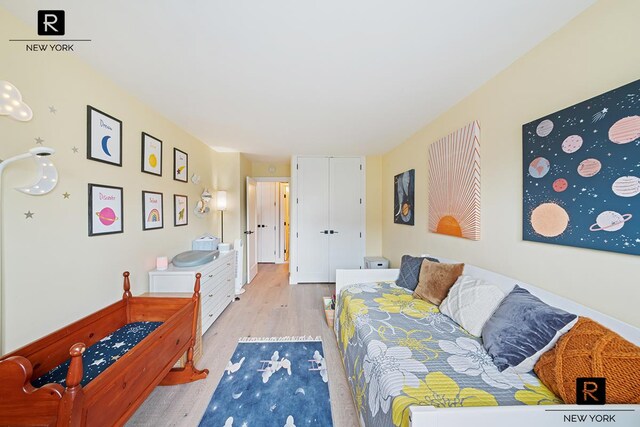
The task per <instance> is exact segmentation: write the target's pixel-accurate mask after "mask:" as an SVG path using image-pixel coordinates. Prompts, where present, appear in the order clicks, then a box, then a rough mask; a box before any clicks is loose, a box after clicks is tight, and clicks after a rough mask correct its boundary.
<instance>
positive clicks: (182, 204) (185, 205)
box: [173, 194, 189, 227]
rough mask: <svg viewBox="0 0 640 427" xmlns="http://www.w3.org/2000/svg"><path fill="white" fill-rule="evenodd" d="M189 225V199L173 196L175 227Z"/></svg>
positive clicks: (182, 196) (177, 195)
mask: <svg viewBox="0 0 640 427" xmlns="http://www.w3.org/2000/svg"><path fill="white" fill-rule="evenodd" d="M187 224H189V199H188V198H187V196H184V195H182V194H174V195H173V225H174V226H176V227H180V226H182V225H187Z"/></svg>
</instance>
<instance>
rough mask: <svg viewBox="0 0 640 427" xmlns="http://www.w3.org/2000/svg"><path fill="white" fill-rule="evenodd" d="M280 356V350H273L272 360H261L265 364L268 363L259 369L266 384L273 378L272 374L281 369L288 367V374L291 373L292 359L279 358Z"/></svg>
mask: <svg viewBox="0 0 640 427" xmlns="http://www.w3.org/2000/svg"><path fill="white" fill-rule="evenodd" d="M279 358H280V353H278V351H277V350H276V351H274V352H273V355H272V356H271V360H261V362H262V363H263V364H264V363H267V366H266V367H265V368H264V369H258V371H261V372H262V382H263V383H265V384H266V383H267V382H269V378H271V376H272V375H273V374H275V373H276V372H278V371H279V370H280V369H286V370H287V374H289V375H291V361H289V360H288V359H285V358H284V357H283V358H282V359H280V360H278V359H279Z"/></svg>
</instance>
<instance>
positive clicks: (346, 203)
mask: <svg viewBox="0 0 640 427" xmlns="http://www.w3.org/2000/svg"><path fill="white" fill-rule="evenodd" d="M363 174H364V172H363V170H362V163H361V160H360V158H358V157H333V158H331V160H330V162H329V176H330V178H329V182H330V184H329V185H330V188H329V206H330V207H331V208H330V210H329V277H330V281H331V282H335V281H336V269H337V268H348V269H351V268H361V267H362V264H363V262H364V253H363V250H364V245H363V244H362V242H363V237H362V236H363V234H364V230H363V228H364V226H363V215H362V203H363V202H364V200H363V199H362V194H363V188H362V182H363V179H362V177H363Z"/></svg>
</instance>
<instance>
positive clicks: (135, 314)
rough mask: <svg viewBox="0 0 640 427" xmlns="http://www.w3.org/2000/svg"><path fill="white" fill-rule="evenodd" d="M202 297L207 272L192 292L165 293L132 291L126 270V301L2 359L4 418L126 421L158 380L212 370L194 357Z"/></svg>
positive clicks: (0, 416) (60, 422) (0, 408)
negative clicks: (168, 295) (196, 362)
mask: <svg viewBox="0 0 640 427" xmlns="http://www.w3.org/2000/svg"><path fill="white" fill-rule="evenodd" d="M199 300H200V274H198V275H197V278H196V283H195V289H194V293H193V296H192V297H191V298H175V297H172V298H165V297H133V296H132V295H131V292H130V282H129V273H128V272H125V273H124V294H123V296H122V300H121V301H118V302H116V303H115V304H112V305H110V306H108V307H106V308H104V309H102V310H99V311H97V312H96V313H93V314H91V315H89V316H87V317H85V318H84V319H81V320H79V321H77V322H75V323H72V324H70V325H67V326H65V327H64V328H61V329H59V330H58V331H56V332H53V333H52V334H50V335H47V336H45V337H44V338H41V339H39V340H37V341H35V342H33V343H31V344H29V345H26V346H25V347H22V348H20V349H18V350H16V351H14V352H12V353H10V354H7V355H5V356H3V357H2V358H1V359H0V425H48V426H54V425H55V426H83V425H89V426H113V425H123V424H124V423H125V422H126V421H127V419H128V418H129V417H130V416H131V415H132V414H133V413H134V412H135V410H136V409H137V408H138V407H139V406H140V405H141V404H142V402H143V401H144V400H145V398H146V397H147V396H148V395H149V394H150V393H151V391H152V390H153V389H154V388H155V386H157V385H159V384H160V385H172V384H182V383H187V382H191V381H196V380H199V379H203V378H205V377H206V376H207V374H208V372H209V371H208V370H206V369H205V370H202V371H200V370H197V369H196V368H195V367H194V365H193V347H194V344H195V334H196V327H197V319H198V305H199ZM116 341H117V342H116ZM111 344H113V345H111ZM128 347H130V348H128ZM69 349H70V350H69ZM85 352H86V353H85ZM185 352H187V360H186V362H185V366H184V367H183V368H173V369H172V367H173V366H174V365H175V363H176V361H177V360H178V359H180V357H181V356H182V355H183V354H184V353H185ZM83 353H85V355H84V357H83ZM89 354H92V356H91V357H92V359H93V360H86V359H88V357H87V356H88V355H89ZM69 355H70V356H71V359H70V360H69ZM65 361H66V362H65ZM83 365H84V368H83ZM105 366H107V368H106V369H104V370H103V368H104V367H105ZM83 371H84V375H83ZM100 371H101V372H100ZM41 378H44V379H41ZM49 380H51V381H52V382H51V383H47V384H40V383H42V382H48V381H49ZM34 385H36V386H34Z"/></svg>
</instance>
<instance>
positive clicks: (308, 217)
mask: <svg viewBox="0 0 640 427" xmlns="http://www.w3.org/2000/svg"><path fill="white" fill-rule="evenodd" d="M296 172H297V180H296V186H297V191H296V197H297V199H298V200H297V205H296V206H297V212H298V213H297V230H296V232H297V247H296V257H297V269H298V270H297V281H298V282H299V283H301V282H307V283H309V282H312V283H313V282H329V280H330V275H329V234H328V230H329V204H328V203H327V201H328V200H329V158H327V157H299V158H298V170H297V171H296ZM294 203H295V201H294Z"/></svg>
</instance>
